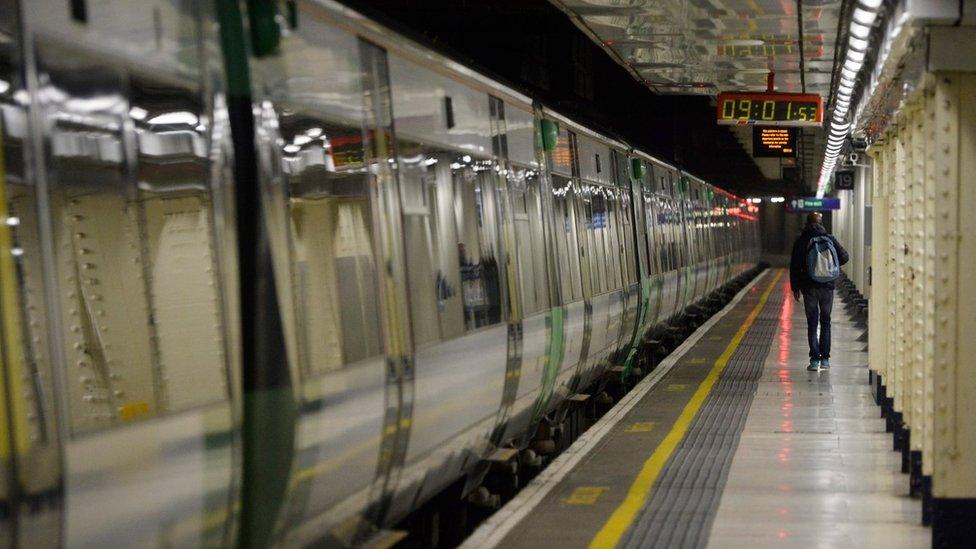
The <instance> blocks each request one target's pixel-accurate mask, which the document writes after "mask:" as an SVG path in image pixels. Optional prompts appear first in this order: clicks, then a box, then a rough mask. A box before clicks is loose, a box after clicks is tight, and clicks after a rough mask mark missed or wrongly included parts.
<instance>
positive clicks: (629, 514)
mask: <svg viewBox="0 0 976 549" xmlns="http://www.w3.org/2000/svg"><path fill="white" fill-rule="evenodd" d="M782 277H783V271H782V270H781V271H779V272H778V273H776V276H775V277H774V278H773V280H772V281H771V282H770V284H769V286H767V287H766V290H765V291H763V293H762V295H761V296H760V298H759V302H758V303H757V304H756V306H755V307H754V308H753V309H752V311H750V312H749V316H748V317H746V319H745V321H744V322H743V323H742V326H740V327H739V330H738V331H737V332H736V333H735V336H733V337H732V340H731V341H730V342H729V344H728V346H727V347H726V348H725V351H723V352H722V354H721V355H720V356H719V357H718V359H716V360H715V362H714V364H713V365H712V369H711V370H710V371H709V372H708V375H707V376H705V379H704V380H703V381H702V382H701V384H700V385H699V386H698V389H697V390H696V391H695V394H694V395H693V396H692V397H691V400H690V401H688V404H686V405H685V408H684V410H682V412H681V415H680V416H678V419H677V421H675V423H674V426H672V428H671V431H670V432H669V433H668V434H667V436H665V437H664V440H663V441H662V442H661V444H660V445H659V446H658V447H657V448H656V449H655V450H654V453H652V454H651V456H650V457H649V458H648V459H647V461H645V462H644V465H643V466H642V467H641V470H640V473H638V475H637V478H636V479H635V480H634V482H633V484H631V485H630V489H629V490H628V491H627V497H626V498H625V499H624V501H623V502H622V503H621V504H620V506H618V507H617V509H616V510H615V511H614V512H613V514H612V515H611V516H610V518H609V519H608V520H607V522H606V523H605V524H604V525H603V528H601V529H600V531H599V532H597V534H596V536H595V537H594V538H593V540H592V541H591V542H590V547H591V548H611V547H615V546H616V545H617V542H619V541H620V538H621V537H622V536H623V535H624V533H625V532H626V531H627V529H628V528H629V527H630V525H631V523H633V521H634V518H635V517H636V516H637V514H638V513H639V512H640V510H641V509H642V508H643V507H644V504H645V503H646V502H647V500H648V497H649V496H650V494H651V489H652V488H653V487H654V483H655V481H656V480H657V478H658V476H659V475H660V474H661V471H662V470H663V469H664V466H665V464H667V462H668V459H669V458H670V457H671V454H672V453H674V451H675V449H676V448H677V447H678V444H680V443H681V440H682V439H683V438H684V436H685V434H686V433H687V432H688V429H689V427H690V426H691V422H692V421H693V420H694V419H695V415H696V414H697V413H698V410H699V409H700V408H701V407H702V404H704V402H705V399H706V398H707V397H708V395H709V393H710V392H711V391H712V387H714V385H715V382H716V381H717V380H718V377H719V375H721V373H722V370H724V369H725V366H726V365H727V364H728V362H729V359H730V358H731V357H732V353H734V352H735V350H736V349H737V348H738V347H739V344H740V343H742V338H743V337H744V336H745V334H746V332H747V331H748V330H749V328H750V327H751V326H752V323H753V322H754V321H755V320H756V317H757V316H759V312H760V311H762V309H763V307H764V306H765V305H766V301H767V300H768V299H769V296H770V294H772V292H773V289H774V288H775V287H776V284H777V283H778V282H779V280H780V279H781V278H782Z"/></svg>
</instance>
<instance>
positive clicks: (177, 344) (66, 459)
mask: <svg viewBox="0 0 976 549" xmlns="http://www.w3.org/2000/svg"><path fill="white" fill-rule="evenodd" d="M89 8H90V9H78V7H77V6H68V5H65V4H64V3H62V2H55V1H53V0H51V1H36V2H25V3H23V9H24V11H23V13H22V14H21V17H22V21H23V24H24V29H25V32H24V36H23V39H22V40H21V41H20V42H21V43H23V44H25V45H27V46H26V47H28V48H30V55H29V58H30V59H32V60H33V61H34V63H36V64H35V65H34V66H32V67H30V71H29V74H30V77H29V78H28V79H27V83H28V85H27V86H26V89H21V90H17V91H19V92H20V93H18V94H17V97H16V98H15V100H16V101H17V102H18V103H19V104H20V105H23V106H27V105H30V109H31V112H30V114H29V115H28V117H27V120H28V122H26V123H24V124H23V126H22V127H21V128H20V129H19V130H18V131H21V132H23V133H24V135H28V136H29V137H28V139H26V140H22V145H23V146H24V149H29V150H30V153H31V154H30V155H29V156H27V155H24V156H22V157H21V161H22V162H23V164H22V165H21V168H22V169H16V168H15V171H19V172H20V175H19V177H20V178H21V180H20V181H19V182H18V181H16V180H17V177H13V178H12V181H14V185H11V186H9V187H8V189H7V190H8V191H9V193H8V197H7V207H8V208H9V209H10V213H8V217H9V219H13V218H16V219H17V220H18V222H17V223H16V224H15V225H16V226H17V227H19V228H18V229H17V230H16V231H14V235H13V239H14V240H15V241H16V242H17V249H19V250H20V253H18V254H16V255H17V256H18V257H20V258H22V260H20V261H21V263H20V265H18V267H17V269H16V270H17V272H18V275H17V284H18V285H19V286H20V289H19V294H20V295H19V296H18V297H19V305H17V306H16V307H19V308H20V310H21V313H20V323H21V326H20V330H21V338H22V339H23V341H24V342H25V343H26V342H27V341H29V344H27V345H20V348H19V349H15V348H16V346H17V345H16V343H12V342H11V340H10V339H8V340H7V342H8V344H7V345H5V346H4V349H5V355H6V357H7V358H8V360H6V361H5V364H18V363H19V367H20V368H21V369H22V370H23V371H25V372H30V374H29V375H26V376H25V377H23V378H22V380H21V381H27V382H28V387H29V391H28V393H29V394H30V397H29V400H30V401H31V406H32V407H39V409H36V410H33V411H31V412H30V413H29V414H28V419H30V421H29V424H30V425H29V429H30V430H32V431H33V433H31V434H29V435H28V440H31V441H32V443H31V446H33V447H34V448H36V449H37V452H38V453H37V454H36V455H34V456H33V457H31V463H30V465H29V466H26V467H22V468H21V469H22V470H24V471H26V472H27V475H28V477H25V478H24V480H23V482H22V488H21V489H20V493H21V494H22V497H24V498H28V497H29V498H30V499H32V500H33V501H32V503H33V505H34V508H38V507H39V508H43V507H44V506H45V505H46V504H47V502H50V501H57V499H58V497H59V496H61V497H63V504H62V505H63V507H62V509H63V519H62V521H63V522H62V524H63V525H62V527H61V528H60V530H59V528H58V525H57V521H56V520H53V519H52V520H48V521H40V520H34V519H33V518H32V520H31V521H25V522H23V524H22V527H21V528H19V536H20V542H21V543H30V542H29V541H27V540H31V539H32V536H33V535H35V534H37V535H39V536H40V535H43V536H46V537H44V538H34V539H33V540H32V542H33V543H41V542H40V541H38V539H43V540H48V541H50V540H51V539H52V538H51V536H55V537H56V536H57V535H58V534H59V533H60V534H61V539H60V543H63V544H66V545H118V544H125V545H161V544H166V545H189V546H193V545H214V544H218V545H220V544H228V543H232V542H233V532H234V529H233V527H232V526H233V522H234V518H233V517H234V513H233V511H232V509H233V507H234V501H235V500H236V499H237V497H238V487H239V483H238V479H239V471H238V470H237V469H236V465H237V464H238V463H239V462H240V459H239V456H240V446H239V443H240V423H239V419H240V416H239V414H238V412H239V396H240V391H239V380H240V376H239V373H240V368H239V364H240V363H239V357H238V355H237V352H236V349H237V347H238V335H237V331H236V326H237V322H236V318H237V314H238V313H237V305H236V292H235V285H234V284H235V281H236V279H237V271H236V262H235V259H236V258H235V255H234V245H235V242H236V240H235V238H234V234H233V229H232V228H231V227H232V224H233V220H234V216H233V214H232V213H231V212H232V211H233V209H231V208H229V207H228V201H229V200H230V199H232V197H233V192H232V188H233V187H232V185H231V184H230V183H231V180H230V177H229V173H228V171H229V164H228V155H227V148H228V141H227V136H228V133H229V132H228V128H227V113H226V110H225V108H226V104H225V102H224V95H223V94H224V86H223V77H222V70H221V69H222V65H221V61H220V58H219V51H220V50H219V47H218V46H217V36H216V34H215V32H216V26H215V22H216V17H215V14H214V13H213V11H212V9H213V7H212V6H211V5H210V4H199V5H194V6H193V7H192V8H185V7H178V6H175V5H173V4H172V3H169V2H163V1H157V2H152V1H145V2H123V1H113V2H104V3H99V4H98V5H97V6H92V5H89ZM6 14H7V12H6V10H4V15H6ZM147 29H150V30H149V31H148V36H147ZM14 110H16V109H11V110H10V112H11V113H13V111H14ZM7 114H8V109H6V108H5V109H4V120H5V122H6V121H7V120H8V117H7ZM14 118H16V115H15V116H14ZM7 143H9V142H7ZM22 152H23V151H22ZM28 158H29V159H30V160H29V161H26V160H27V159H28ZM8 173H9V172H8ZM14 187H22V188H20V189H15V188H14ZM28 189H29V190H28ZM11 214H12V215H11ZM9 219H8V226H9V225H10V224H11V221H10V220H9ZM8 288H9V286H8ZM15 310H16V309H15ZM5 328H7V329H9V328H10V323H9V322H8V326H5ZM9 334H10V332H8V335H9ZM27 334H30V335H29V336H28V338H29V339H24V336H27ZM14 339H16V338H14ZM7 351H10V352H9V353H8V352H7ZM14 353H15V354H16V355H17V358H12V359H11V358H9V357H11V356H14ZM28 380H29V381H28ZM52 400H53V401H54V402H55V404H54V405H51V404H47V403H48V402H50V401H52ZM44 408H47V409H44ZM44 447H50V448H51V450H49V451H47V450H45V451H42V448H44ZM58 449H60V455H59V452H58ZM59 461H60V464H61V465H62V469H61V470H60V471H57V467H56V466H53V464H54V463H58V462H59ZM45 469H46V470H47V471H48V472H47V473H45V475H42V474H41V471H42V470H45ZM106 516H109V517H125V519H124V520H112V521H107V520H105V517H106ZM28 525H30V526H28Z"/></svg>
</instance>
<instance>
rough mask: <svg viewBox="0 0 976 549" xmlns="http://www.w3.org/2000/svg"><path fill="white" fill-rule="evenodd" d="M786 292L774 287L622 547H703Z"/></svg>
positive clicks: (622, 541) (672, 457)
mask: <svg viewBox="0 0 976 549" xmlns="http://www.w3.org/2000/svg"><path fill="white" fill-rule="evenodd" d="M785 295H786V292H785V291H783V290H782V286H780V288H778V289H777V290H774V293H773V295H771V296H770V298H769V300H768V301H767V302H766V305H765V307H764V308H763V310H762V311H761V312H760V313H759V315H757V317H756V319H755V321H754V322H753V324H752V326H751V327H750V328H749V331H748V332H746V335H745V336H744V337H743V338H742V342H741V343H740V345H739V347H738V348H737V349H736V350H735V352H734V353H733V354H732V357H731V358H730V359H729V362H728V364H727V365H726V366H725V369H724V370H723V371H722V374H721V375H720V376H719V379H718V381H717V382H716V383H715V386H714V387H713V388H712V392H711V394H709V396H708V398H707V399H706V400H705V403H704V404H703V405H702V408H701V409H700V410H699V411H698V414H697V415H696V416H695V419H694V421H693V422H692V424H691V427H690V428H689V429H688V433H687V434H686V435H685V437H684V439H683V440H682V441H681V444H680V445H679V446H678V448H676V449H675V451H674V453H673V454H672V455H671V458H670V459H669V460H668V463H667V464H666V465H665V467H664V469H663V470H662V471H661V476H660V477H658V480H657V482H656V483H655V484H654V489H653V492H652V494H651V498H650V500H649V501H648V503H647V505H646V506H645V507H644V509H643V510H641V513H640V515H639V516H638V518H637V520H636V521H635V522H634V524H633V525H632V526H631V528H630V529H629V530H628V532H627V533H626V534H625V535H624V537H623V539H622V540H621V543H620V546H621V547H705V545H706V544H707V543H708V535H709V532H710V531H711V526H712V522H713V521H714V520H715V513H716V512H717V511H718V504H719V500H720V498H721V495H722V490H723V489H724V488H725V481H726V479H727V477H728V474H729V468H730V467H731V465H732V457H733V456H734V455H735V451H736V449H737V448H738V446H739V437H740V435H741V434H742V430H743V429H744V428H745V423H746V417H747V416H748V414H749V408H750V406H751V405H752V399H753V396H754V395H755V394H756V389H757V388H758V386H759V379H760V377H761V376H762V371H763V362H764V361H765V359H766V355H767V354H768V353H769V349H770V347H771V345H772V342H773V339H774V337H775V335H776V329H777V326H778V324H779V310H780V307H781V305H782V303H783V299H784V296H785Z"/></svg>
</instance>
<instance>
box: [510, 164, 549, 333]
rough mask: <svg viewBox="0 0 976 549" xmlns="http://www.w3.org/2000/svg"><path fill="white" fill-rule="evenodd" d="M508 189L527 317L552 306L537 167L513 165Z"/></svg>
mask: <svg viewBox="0 0 976 549" xmlns="http://www.w3.org/2000/svg"><path fill="white" fill-rule="evenodd" d="M508 189H509V193H510V194H511V197H512V220H513V224H514V226H515V237H516V240H517V243H516V248H517V249H518V264H519V275H520V276H519V282H520V284H521V298H522V310H523V313H524V314H525V315H526V316H528V315H530V314H532V313H535V312H538V311H542V310H544V309H548V308H549V276H548V269H547V266H546V248H545V226H544V223H543V217H542V191H541V184H540V181H539V172H538V170H535V169H530V168H521V167H512V168H511V169H510V170H509V173H508Z"/></svg>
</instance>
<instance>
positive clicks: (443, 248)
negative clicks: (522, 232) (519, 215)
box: [398, 138, 504, 345]
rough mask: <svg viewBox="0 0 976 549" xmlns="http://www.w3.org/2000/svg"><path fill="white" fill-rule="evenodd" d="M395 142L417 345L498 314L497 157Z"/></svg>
mask: <svg viewBox="0 0 976 549" xmlns="http://www.w3.org/2000/svg"><path fill="white" fill-rule="evenodd" d="M398 148H399V151H398V152H399V154H400V162H399V168H400V196H401V204H402V206H401V207H402V214H403V231H404V241H405V247H406V249H405V253H406V257H408V258H409V260H408V261H407V279H408V285H409V293H410V296H411V301H410V305H411V311H412V318H413V322H412V325H413V329H414V339H415V341H416V343H417V345H424V344H427V343H431V342H435V341H437V340H442V339H450V338H453V337H457V336H459V335H461V334H463V333H464V332H465V331H467V330H472V329H476V328H480V327H483V326H488V325H491V324H496V323H498V322H500V321H501V318H502V291H503V287H504V284H503V283H502V280H501V277H502V273H501V272H500V269H499V264H498V260H497V256H496V253H498V252H499V251H500V247H499V245H498V232H497V231H498V209H497V208H498V203H497V195H496V186H495V181H494V173H495V172H494V169H493V168H494V162H493V161H490V160H486V159H474V158H472V156H471V155H469V154H464V153H458V152H454V151H450V150H445V149H443V148H439V147H437V146H431V145H424V144H420V143H416V142H414V141H410V140H407V139H404V138H401V139H399V140H398ZM430 319H437V322H431V321H430Z"/></svg>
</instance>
